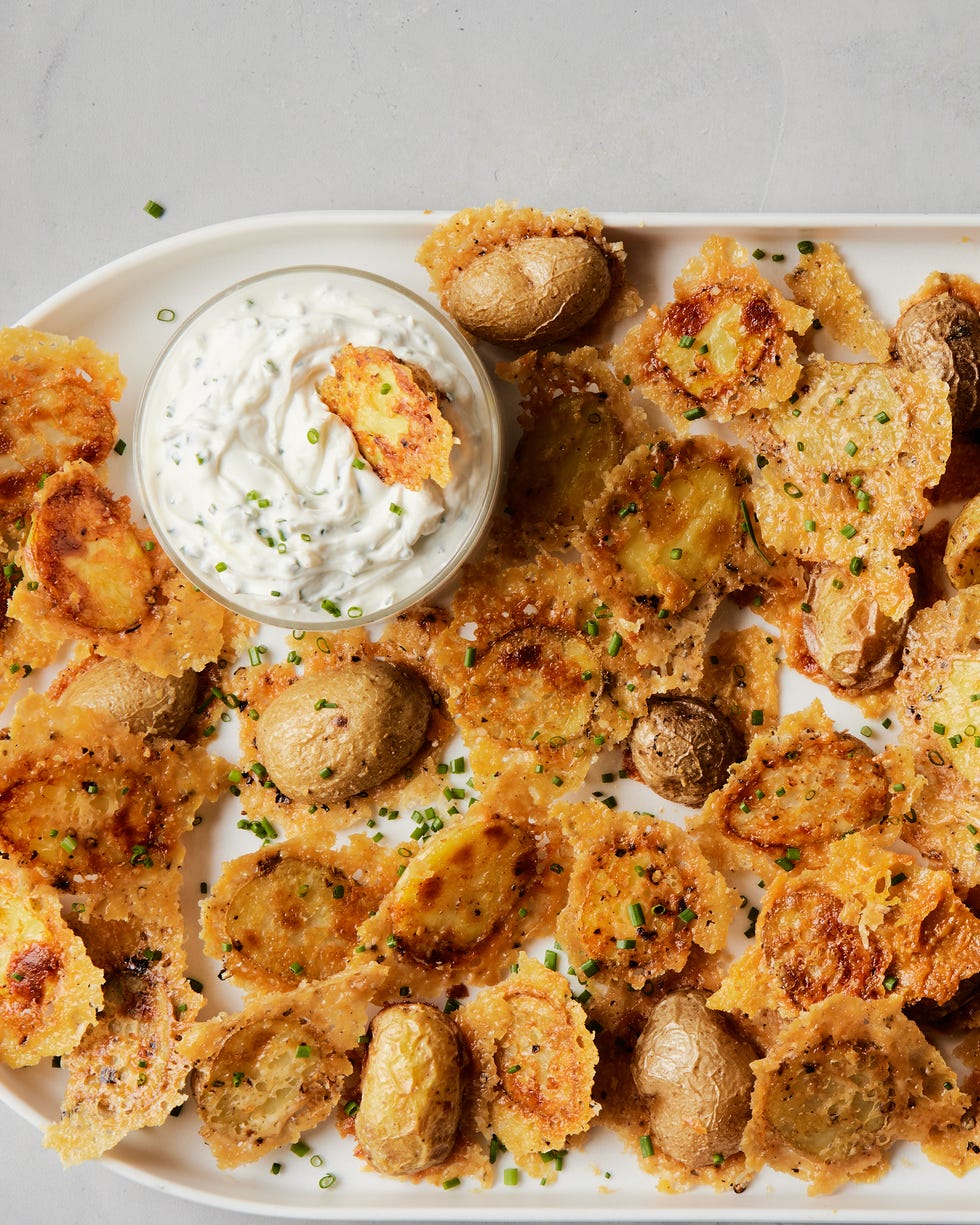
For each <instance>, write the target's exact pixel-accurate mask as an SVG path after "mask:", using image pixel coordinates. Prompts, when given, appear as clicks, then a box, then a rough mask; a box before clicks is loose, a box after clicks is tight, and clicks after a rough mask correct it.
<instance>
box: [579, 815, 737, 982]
mask: <svg viewBox="0 0 980 1225" xmlns="http://www.w3.org/2000/svg"><path fill="white" fill-rule="evenodd" d="M559 812H560V815H561V818H562V824H563V828H564V830H565V835H566V838H567V839H568V842H569V844H570V846H571V849H572V853H573V855H574V860H573V864H572V870H571V879H570V881H569V886H568V905H567V906H566V908H565V909H564V910H563V911H562V913H561V915H560V916H559V920H558V934H559V939H560V940H561V943H562V945H563V947H564V948H565V949H566V950H567V952H568V955H569V958H570V959H571V961H572V965H573V966H575V967H576V968H577V969H578V974H579V977H580V979H582V980H583V981H586V980H589V979H595V981H596V982H597V983H599V984H600V985H603V984H605V983H607V982H611V981H625V982H627V983H629V984H630V986H632V987H636V988H640V987H643V986H644V985H645V984H646V983H648V982H654V981H657V980H658V979H662V978H663V977H664V976H665V975H666V974H668V973H671V972H674V971H678V970H681V969H683V968H684V965H685V964H686V962H687V960H688V957H689V956H690V954H691V951H692V948H693V946H694V945H695V944H698V945H699V946H700V947H701V948H703V949H705V950H707V951H708V952H712V953H715V952H717V951H718V950H719V949H721V948H723V947H724V944H725V938H726V935H727V932H728V926H729V923H730V922H731V919H732V916H733V915H734V913H735V910H736V909H737V907H738V896H737V895H736V894H735V892H734V891H733V890H731V889H729V888H728V885H727V884H726V883H725V879H724V877H723V876H722V875H721V874H720V873H718V872H715V871H714V870H713V869H712V868H711V866H710V865H709V864H708V861H707V860H706V859H705V858H704V856H703V855H702V854H701V852H700V850H699V849H698V847H697V844H696V843H695V842H694V840H693V838H691V837H690V836H689V835H688V834H685V833H684V832H683V830H680V829H678V828H677V826H675V825H672V824H671V823H670V822H669V821H660V820H657V818H655V817H652V816H649V815H640V814H637V813H629V812H624V811H623V810H621V809H619V810H615V811H613V812H610V811H609V809H607V808H606V807H605V805H603V804H600V803H598V802H597V801H595V800H592V801H589V802H587V803H583V804H575V805H567V806H562V807H561V808H560V809H559Z"/></svg>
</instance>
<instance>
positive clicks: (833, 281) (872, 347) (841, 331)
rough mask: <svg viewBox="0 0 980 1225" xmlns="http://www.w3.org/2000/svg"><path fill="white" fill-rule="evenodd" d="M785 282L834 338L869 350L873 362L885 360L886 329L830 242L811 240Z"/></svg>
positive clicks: (887, 347) (857, 349) (887, 352)
mask: <svg viewBox="0 0 980 1225" xmlns="http://www.w3.org/2000/svg"><path fill="white" fill-rule="evenodd" d="M786 284H787V285H788V286H789V288H790V292H791V293H792V294H793V297H794V298H795V299H796V301H797V302H798V303H799V304H800V306H805V307H806V308H807V309H808V310H811V311H813V313H814V315H815V316H816V317H817V318H818V319H819V320H820V323H821V324H822V325H823V327H825V328H826V329H827V331H828V332H829V333H830V335H831V336H833V338H834V340H838V341H840V343H841V344H843V345H846V346H847V347H848V348H849V349H852V350H853V351H854V352H855V353H860V352H862V351H864V352H867V353H870V354H871V356H872V357H873V358H874V360H875V361H876V362H886V361H888V358H889V355H890V349H891V340H890V337H889V335H888V329H887V328H886V327H885V325H884V324H883V323H882V322H881V321H880V320H879V319H876V318H875V317H874V315H873V314H872V312H871V308H870V306H868V304H867V302H866V301H865V300H864V294H863V293H862V292H861V290H860V289H859V288H858V287H857V285H855V283H854V281H853V279H852V277H851V274H850V272H849V271H848V268H847V265H846V264H845V263H844V260H843V259H842V258H841V255H840V252H839V251H838V250H837V248H836V247H835V246H834V245H833V243H830V242H818V243H817V244H816V245H813V244H811V250H809V251H805V252H802V253H801V255H800V262H799V263H798V264H797V266H796V267H795V268H794V269H793V271H792V272H791V273H790V274H789V275H788V276H787V277H786ZM814 326H816V324H814Z"/></svg>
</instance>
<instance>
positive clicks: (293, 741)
mask: <svg viewBox="0 0 980 1225" xmlns="http://www.w3.org/2000/svg"><path fill="white" fill-rule="evenodd" d="M431 709H432V698H431V696H430V694H429V691H428V689H427V688H426V686H425V685H424V684H423V683H422V681H420V680H419V679H418V677H416V676H415V675H414V674H413V673H411V672H407V671H405V670H404V669H403V668H398V667H396V666H395V665H394V664H389V663H386V662H385V661H384V660H381V659H360V660H357V661H356V662H354V661H352V662H350V663H347V664H343V665H341V666H340V667H337V668H334V669H333V670H331V671H330V672H327V673H322V674H320V675H318V676H304V677H303V678H302V679H300V680H298V681H296V682H295V683H294V684H292V685H290V687H289V688H288V689H287V690H285V692H283V693H281V694H279V696H278V697H277V698H275V699H274V700H273V701H272V702H270V704H269V706H268V708H267V709H266V710H264V711H263V712H262V717H261V719H260V720H259V724H258V731H257V733H256V738H255V739H256V747H257V748H258V751H259V755H260V757H261V759H262V764H263V765H264V766H265V768H266V769H267V770H268V772H269V777H270V778H271V779H272V781H273V782H274V783H275V785H276V786H277V787H278V788H279V790H280V791H281V792H282V793H283V795H287V796H289V798H290V799H293V800H310V801H312V802H313V803H315V804H333V803H338V802H339V801H341V800H346V799H348V798H349V797H350V796H352V795H356V794H357V792H359V791H364V790H367V789H368V788H370V787H374V786H377V784H378V783H382V782H384V780H385V779H387V778H391V776H392V775H393V774H394V773H395V772H396V771H397V770H399V769H401V767H402V766H403V765H405V763H406V762H407V761H409V760H411V758H412V757H414V756H415V754H416V753H417V752H418V750H419V749H420V748H421V746H422V743H423V742H424V740H425V731H426V727H427V726H428V722H429V712H430V711H431Z"/></svg>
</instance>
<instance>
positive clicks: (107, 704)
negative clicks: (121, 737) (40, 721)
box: [58, 659, 197, 738]
mask: <svg viewBox="0 0 980 1225" xmlns="http://www.w3.org/2000/svg"><path fill="white" fill-rule="evenodd" d="M196 695H197V673H195V672H191V671H187V672H185V673H183V675H182V676H153V675H152V673H150V672H144V671H143V669H142V668H138V667H137V666H136V665H135V664H134V663H130V662H129V661H128V660H124V659H95V660H93V662H92V663H91V664H89V665H88V666H87V667H83V668H82V669H80V670H79V672H78V673H77V674H76V675H75V676H74V677H72V679H71V680H70V681H69V682H68V684H67V685H66V686H65V687H64V689H63V690H62V691H61V693H60V694H59V695H58V701H59V702H62V703H66V704H67V705H70V706H86V707H89V708H90V709H92V710H102V711H105V713H106V714H109V715H112V717H113V718H114V719H118V720H119V722H120V723H125V725H126V726H127V727H128V728H129V730H130V731H131V732H135V733H136V734H137V735H139V736H168V737H171V738H172V737H174V736H176V735H178V734H179V732H180V729H181V728H182V727H183V726H184V724H185V723H186V722H187V720H188V719H189V718H190V714H191V711H192V710H193V709H194V700H195V697H196Z"/></svg>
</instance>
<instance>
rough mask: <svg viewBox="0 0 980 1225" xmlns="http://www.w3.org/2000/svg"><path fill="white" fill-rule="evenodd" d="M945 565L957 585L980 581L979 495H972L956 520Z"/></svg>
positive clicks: (950, 577) (959, 587)
mask: <svg viewBox="0 0 980 1225" xmlns="http://www.w3.org/2000/svg"><path fill="white" fill-rule="evenodd" d="M943 565H944V566H945V567H946V573H947V574H948V575H949V581H950V582H951V583H952V584H953V586H954V587H956V588H958V589H962V588H964V587H973V586H974V585H975V584H977V583H980V495H977V497H975V498H971V499H970V500H969V502H967V504H966V505H965V506H964V507H963V509H962V510H961V511H960V513H959V514H958V515H957V516H956V518H955V519H954V520H953V526H952V527H951V528H950V529H949V539H948V540H947V541H946V551H945V553H944V554H943Z"/></svg>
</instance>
